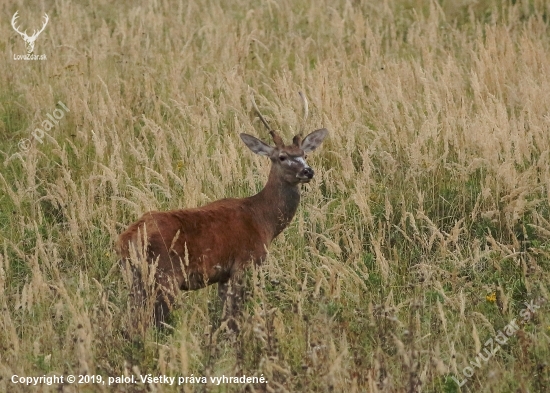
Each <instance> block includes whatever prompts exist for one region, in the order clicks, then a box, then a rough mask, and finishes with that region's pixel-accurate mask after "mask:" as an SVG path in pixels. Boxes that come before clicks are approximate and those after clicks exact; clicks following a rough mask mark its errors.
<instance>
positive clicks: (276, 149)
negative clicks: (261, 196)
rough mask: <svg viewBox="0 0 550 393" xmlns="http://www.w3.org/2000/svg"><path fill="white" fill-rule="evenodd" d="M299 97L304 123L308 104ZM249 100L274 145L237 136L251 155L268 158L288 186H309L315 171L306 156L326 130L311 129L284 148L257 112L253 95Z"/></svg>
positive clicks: (303, 98) (258, 111) (245, 135)
mask: <svg viewBox="0 0 550 393" xmlns="http://www.w3.org/2000/svg"><path fill="white" fill-rule="evenodd" d="M299 94H300V97H301V98H302V104H303V105H304V122H305V121H306V119H307V115H308V103H307V99H306V97H305V96H304V95H303V94H302V93H301V92H300V93H299ZM251 98H252V105H253V106H254V110H255V111H256V113H257V114H258V116H259V118H260V120H261V121H262V123H264V126H265V127H266V128H267V129H268V130H270V131H269V134H270V135H271V137H272V138H273V142H274V143H275V146H269V145H267V144H265V143H264V142H262V141H261V140H259V139H258V138H256V137H253V136H252V135H248V134H241V139H242V140H243V142H244V143H245V144H246V146H248V148H249V149H250V150H252V151H253V152H254V153H256V154H260V155H262V156H267V157H269V158H270V159H271V163H272V171H273V170H274V171H275V173H276V174H277V175H278V177H279V178H280V179H282V180H284V181H286V182H287V183H289V184H292V185H295V184H298V183H309V182H310V181H311V179H312V178H313V175H314V174H315V172H314V171H313V169H311V167H310V166H309V165H308V164H307V162H306V154H307V153H309V152H312V151H313V150H315V149H317V148H318V147H319V146H320V145H321V143H323V139H325V137H326V136H327V135H328V130H327V129H326V128H321V129H319V130H315V131H313V132H312V133H311V134H309V135H308V136H306V137H305V138H304V139H302V137H301V135H300V134H298V135H296V136H295V137H294V138H293V139H292V145H285V144H284V142H283V140H282V138H281V137H280V136H279V134H278V133H277V131H275V130H271V127H269V124H268V123H267V121H266V120H265V119H264V117H263V116H262V114H261V113H260V110H259V109H258V106H257V105H256V102H255V101H254V96H251Z"/></svg>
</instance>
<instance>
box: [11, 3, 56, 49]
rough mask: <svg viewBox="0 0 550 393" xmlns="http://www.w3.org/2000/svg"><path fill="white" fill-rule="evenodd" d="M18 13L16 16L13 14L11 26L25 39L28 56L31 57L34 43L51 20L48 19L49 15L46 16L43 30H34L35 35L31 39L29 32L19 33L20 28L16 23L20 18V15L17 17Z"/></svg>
mask: <svg viewBox="0 0 550 393" xmlns="http://www.w3.org/2000/svg"><path fill="white" fill-rule="evenodd" d="M18 13H19V11H16V12H15V14H13V18H11V26H12V27H13V29H14V30H15V31H16V32H17V33H19V35H20V36H21V37H23V40H24V41H25V46H26V48H27V54H29V55H30V54H32V52H34V42H35V41H36V39H37V38H38V36H39V35H40V33H42V32H43V31H44V29H45V28H46V25H47V24H48V21H49V20H50V18H49V17H48V14H44V23H43V24H42V28H41V29H40V30H38V31H36V30H34V31H33V34H32V35H31V36H30V37H29V36H28V35H27V30H25V31H23V32H21V31H19V28H18V27H17V26H16V24H15V22H16V21H17V18H18V17H19V15H17V14H18Z"/></svg>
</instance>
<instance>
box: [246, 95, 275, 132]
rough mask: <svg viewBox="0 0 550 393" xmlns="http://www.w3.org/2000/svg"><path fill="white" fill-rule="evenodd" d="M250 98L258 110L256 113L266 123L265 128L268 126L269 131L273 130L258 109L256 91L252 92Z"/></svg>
mask: <svg viewBox="0 0 550 393" xmlns="http://www.w3.org/2000/svg"><path fill="white" fill-rule="evenodd" d="M250 98H251V100H252V106H254V110H255V111H256V114H257V115H258V117H259V118H260V120H261V121H262V123H264V126H265V128H267V131H271V127H270V126H269V124H268V123H267V121H266V120H265V119H264V117H263V116H262V114H261V112H260V110H259V109H258V105H256V101H255V100H254V93H252V94H250Z"/></svg>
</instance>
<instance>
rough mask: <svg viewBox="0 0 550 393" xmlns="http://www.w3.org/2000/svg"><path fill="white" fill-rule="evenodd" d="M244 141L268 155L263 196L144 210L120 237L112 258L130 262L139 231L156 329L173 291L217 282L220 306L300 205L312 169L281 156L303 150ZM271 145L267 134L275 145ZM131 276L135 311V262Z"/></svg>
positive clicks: (140, 299)
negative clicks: (151, 269) (150, 268)
mask: <svg viewBox="0 0 550 393" xmlns="http://www.w3.org/2000/svg"><path fill="white" fill-rule="evenodd" d="M319 131H323V132H322V135H321V136H319V137H318V139H319V138H320V140H316V139H315V138H314V137H311V138H310V141H311V140H313V143H314V144H315V146H314V147H313V149H314V148H315V147H317V145H318V144H320V143H321V141H322V139H323V138H324V136H325V135H326V130H319ZM313 134H314V133H312V135H313ZM318 134H319V133H318ZM248 138H249V139H253V140H254V141H253V142H254V143H259V144H257V145H254V146H253V147H250V146H249V147H250V148H251V149H252V150H253V151H255V152H256V153H258V154H263V155H267V154H265V153H266V152H265V150H266V147H267V148H268V149H273V150H269V156H270V158H271V160H272V166H271V171H270V174H269V179H268V182H267V184H266V186H265V187H264V189H263V190H262V191H260V192H259V193H258V194H256V195H254V196H251V197H248V198H243V199H222V200H219V201H216V202H213V203H210V204H208V205H206V206H203V207H200V208H192V209H184V210H172V211H168V212H159V211H151V212H148V213H146V214H144V215H143V216H142V217H141V218H140V219H139V220H138V221H136V222H135V223H133V224H131V225H130V226H129V227H128V229H127V230H126V231H124V232H123V233H122V234H121V235H120V236H119V239H118V242H117V252H118V254H119V256H120V258H121V260H122V261H126V262H127V263H129V262H130V260H131V255H132V252H131V249H130V247H134V248H135V253H136V255H140V250H139V248H140V246H139V245H140V241H141V239H140V237H143V236H144V233H145V232H146V235H147V236H146V247H144V249H145V250H146V255H145V259H146V261H147V263H148V264H150V265H151V264H154V263H155V262H157V267H156V272H155V299H156V300H155V306H154V315H155V321H156V323H157V325H160V324H161V323H162V322H163V321H164V319H165V317H166V316H167V314H168V313H169V311H170V309H171V304H172V302H173V300H174V296H175V294H176V293H177V290H178V289H179V290H196V289H200V288H203V287H205V286H207V285H211V284H214V283H218V284H219V289H218V291H219V294H220V296H221V297H223V298H224V299H223V300H224V301H225V298H226V297H227V295H228V285H229V283H230V280H233V281H236V282H238V280H239V278H240V276H241V274H242V272H243V270H244V269H245V268H246V266H247V265H248V264H249V263H250V262H254V263H256V264H260V263H261V262H262V261H263V260H264V259H265V256H266V253H267V251H266V250H267V247H269V245H270V244H271V242H272V240H273V239H274V238H275V237H276V236H277V235H278V234H279V233H280V232H281V231H282V230H283V229H284V228H285V227H286V226H287V225H288V224H289V223H290V222H291V221H292V218H293V216H294V214H295V213H296V209H297V207H298V204H299V202H300V190H299V184H300V183H302V182H306V181H309V179H311V177H313V171H311V168H309V167H307V164H306V165H305V166H304V165H302V166H301V167H299V166H298V164H299V163H298V164H296V165H295V163H292V165H294V167H292V165H289V162H287V163H286V164H285V163H283V162H281V160H280V154H284V155H286V156H288V157H290V158H292V157H304V151H303V150H301V149H300V147H298V146H284V145H279V146H277V147H275V148H272V147H269V146H267V145H265V144H263V142H260V141H259V140H255V138H253V137H250V136H248ZM278 139H279V140H278ZM278 139H277V136H275V135H274V140H275V141H276V142H277V144H280V138H278ZM306 139H307V138H306ZM243 140H245V139H243ZM245 143H247V142H246V141H245ZM260 144H261V145H260ZM247 145H248V143H247ZM311 150H312V149H310V150H309V151H311ZM291 161H292V160H291ZM304 163H305V161H304ZM305 168H308V169H309V170H310V171H311V174H310V177H308V178H304V177H303V176H302V177H298V174H299V173H301V172H300V171H302V172H303V171H305V170H306V169H305ZM304 173H305V172H304ZM292 175H294V176H292ZM132 270H133V274H134V275H135V276H136V277H134V284H133V287H132V296H133V297H134V305H135V306H136V307H140V306H141V304H140V303H142V302H143V296H140V294H142V295H143V291H144V289H143V283H141V282H140V281H144V278H143V277H140V276H139V269H137V268H136V266H135V264H134V267H133V269H132ZM229 294H231V293H229ZM233 295H237V294H236V293H233ZM237 296H238V295H237Z"/></svg>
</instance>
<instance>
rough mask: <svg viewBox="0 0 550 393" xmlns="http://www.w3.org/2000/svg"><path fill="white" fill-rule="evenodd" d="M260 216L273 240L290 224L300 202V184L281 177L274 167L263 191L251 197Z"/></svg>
mask: <svg viewBox="0 0 550 393" xmlns="http://www.w3.org/2000/svg"><path fill="white" fill-rule="evenodd" d="M251 200H252V201H253V203H254V205H255V207H257V208H256V209H254V210H255V212H256V214H257V215H258V218H260V219H262V221H263V222H262V225H264V226H265V228H266V229H268V232H269V234H270V235H271V236H270V237H271V239H269V240H270V241H271V240H273V239H274V238H275V237H276V236H277V235H278V234H279V233H281V232H282V231H283V230H284V229H285V228H286V227H287V226H288V224H290V222H291V221H292V219H293V218H294V215H295V214H296V210H297V209H298V205H299V204H300V189H299V186H298V184H294V185H292V184H289V183H287V182H285V181H284V180H282V179H281V177H280V176H279V175H278V174H277V173H276V170H275V169H274V168H273V167H272V168H271V171H270V173H269V178H268V180H267V183H266V185H265V187H264V189H263V190H262V191H260V192H259V193H258V194H256V195H254V196H253V197H251Z"/></svg>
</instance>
